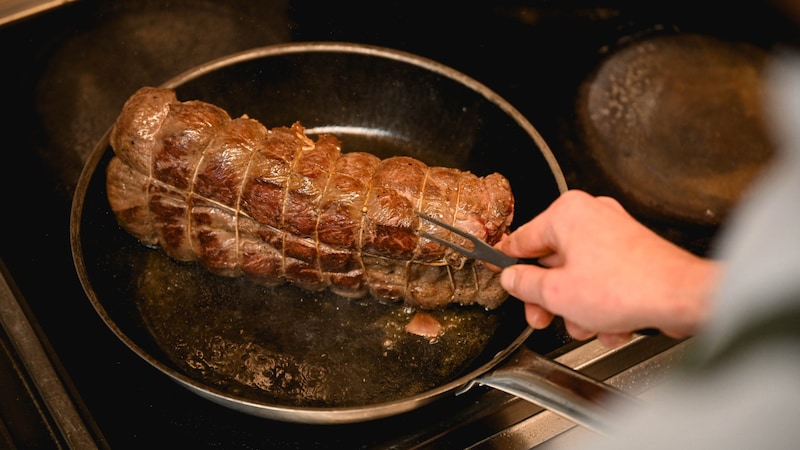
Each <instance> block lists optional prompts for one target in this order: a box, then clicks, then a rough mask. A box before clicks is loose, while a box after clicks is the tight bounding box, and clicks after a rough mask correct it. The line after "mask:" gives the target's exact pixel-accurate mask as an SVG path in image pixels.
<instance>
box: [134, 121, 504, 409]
mask: <svg viewBox="0 0 800 450" xmlns="http://www.w3.org/2000/svg"><path fill="white" fill-rule="evenodd" d="M342 131H343V130H337V132H336V133H335V134H336V135H337V136H339V137H341V138H342V141H343V150H344V149H346V150H349V151H369V152H372V153H375V154H376V155H378V156H380V157H381V158H386V157H388V156H391V155H398V154H405V155H409V156H412V157H415V158H417V159H420V160H422V161H424V162H425V163H427V164H429V165H449V166H451V167H457V166H459V165H460V163H461V162H462V161H456V160H455V159H460V158H462V157H463V155H461V156H459V155H458V154H453V153H451V154H449V155H447V154H445V155H446V156H445V158H449V159H450V160H445V161H442V160H433V161H432V160H430V157H431V155H430V154H429V155H427V157H426V155H425V153H424V151H420V150H418V149H419V147H415V146H413V145H407V144H406V143H402V142H398V141H397V140H396V139H395V138H393V137H392V136H390V135H388V134H383V133H374V132H369V130H367V131H366V132H365V131H364V130H362V131H361V132H357V133H353V131H355V130H352V129H351V130H349V131H350V133H343V132H342ZM309 134H311V133H309ZM415 149H416V150H415ZM456 153H457V152H456ZM431 154H434V155H435V154H439V155H441V154H442V153H441V152H432V153H431ZM454 158H455V159H454ZM143 261H144V262H143V263H142V268H141V270H140V271H139V273H138V274H134V276H135V277H136V278H137V279H136V284H137V289H138V295H137V297H138V305H137V306H138V308H139V311H140V313H141V315H142V317H143V319H144V321H145V324H146V326H147V327H148V329H149V331H150V333H151V334H152V336H153V338H154V340H155V341H156V343H157V345H158V346H159V347H160V348H161V350H162V351H163V352H164V353H165V354H166V355H167V356H168V357H169V358H170V359H171V360H172V362H173V363H174V364H176V365H177V366H178V367H180V368H181V370H182V371H184V372H185V373H186V374H187V375H188V376H189V377H190V378H192V379H195V380H197V381H199V382H201V383H202V384H203V385H206V386H210V387H215V388H217V389H219V390H221V391H223V392H226V393H228V394H233V395H236V396H241V397H244V398H247V399H248V400H255V401H258V400H260V401H264V402H267V403H272V404H279V405H281V404H283V405H289V406H308V407H349V406H364V405H370V404H377V403H382V402H388V401H393V400H399V399H404V398H408V397H411V396H414V395H417V394H420V393H422V392H425V391H428V390H430V389H433V388H436V387H438V386H441V385H443V384H445V383H447V382H448V381H451V380H453V379H455V378H456V377H457V376H459V375H460V374H462V373H463V372H464V371H465V369H467V368H468V367H469V366H470V364H471V363H472V362H473V361H475V359H476V358H477V357H478V356H479V355H480V354H481V353H482V351H483V350H484V349H485V348H486V346H487V344H488V343H489V341H490V339H491V337H492V336H493V335H494V334H495V331H496V330H497V329H498V327H499V325H500V323H501V322H502V317H503V314H504V312H503V311H502V309H501V310H498V311H492V312H487V311H486V310H485V309H484V308H482V307H463V306H453V307H450V308H447V309H444V310H438V311H431V312H430V314H432V315H433V316H434V317H436V319H437V320H438V321H439V323H440V324H441V325H442V330H443V331H442V332H441V333H440V335H439V336H438V337H436V338H434V339H431V338H427V337H423V336H418V335H414V334H411V333H409V332H407V331H405V326H406V324H407V323H408V322H409V321H410V320H411V318H412V317H413V316H414V314H415V311H413V310H411V309H409V308H407V307H404V306H403V305H399V304H386V303H381V302H378V301H376V300H375V299H372V298H365V299H360V300H353V299H347V298H342V297H339V296H336V295H334V294H332V293H330V292H329V291H324V292H308V291H303V290H301V289H298V288H295V287H293V286H290V285H283V286H278V287H266V286H262V285H258V284H256V283H254V282H252V281H250V280H248V279H246V278H225V277H219V276H216V275H213V274H211V273H209V272H207V271H206V270H205V269H203V268H201V267H199V266H197V265H196V264H185V263H178V262H175V261H173V260H171V259H170V258H169V257H167V256H166V255H165V254H164V253H163V252H161V251H159V250H149V251H147V254H146V256H145V257H144V258H143Z"/></svg>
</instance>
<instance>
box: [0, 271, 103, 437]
mask: <svg viewBox="0 0 800 450" xmlns="http://www.w3.org/2000/svg"><path fill="white" fill-rule="evenodd" d="M4 267H5V266H4V265H3V264H2V261H0V269H4ZM0 325H2V327H3V329H4V330H5V331H6V333H7V334H8V337H9V339H10V340H11V343H12V345H13V346H14V349H15V350H16V351H17V353H19V355H20V357H21V359H22V362H23V364H24V365H25V369H26V370H27V372H28V374H29V375H30V377H31V378H32V380H33V383H34V384H35V386H36V389H38V391H39V394H40V395H41V398H42V399H43V401H44V403H45V404H46V406H47V409H48V411H49V413H50V414H51V416H52V417H53V420H54V421H55V423H56V425H57V426H58V428H59V432H60V433H61V435H62V437H63V438H64V440H65V441H66V442H67V444H68V445H69V447H70V448H74V449H87V450H91V449H96V448H98V447H97V444H96V443H95V441H94V439H93V437H92V436H91V434H90V433H89V431H88V428H87V427H86V425H85V423H84V422H83V420H82V419H81V416H80V414H78V411H77V409H76V408H75V405H74V403H73V402H72V399H71V398H70V396H69V394H68V393H67V391H66V389H65V387H64V385H63V384H62V382H61V379H60V378H59V376H58V374H57V372H56V370H55V368H54V367H53V365H52V364H51V362H50V358H49V357H48V356H47V353H46V352H45V350H44V348H43V347H42V345H41V342H40V341H39V337H38V336H37V334H36V332H35V331H34V329H33V327H32V326H31V323H30V322H29V321H28V318H27V316H26V315H25V312H24V311H23V309H22V307H21V306H20V303H19V302H18V300H17V296H16V294H15V293H14V290H13V289H12V287H11V285H10V284H9V282H8V280H6V272H5V270H0Z"/></svg>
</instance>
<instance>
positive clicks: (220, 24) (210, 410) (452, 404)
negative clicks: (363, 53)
mask: <svg viewBox="0 0 800 450" xmlns="http://www.w3.org/2000/svg"><path fill="white" fill-rule="evenodd" d="M639 3H640V2H636V1H629V2H625V1H612V2H588V1H563V2H549V1H534V0H531V1H527V2H525V1H502V2H480V3H479V4H475V5H472V4H470V5H467V4H462V2H453V3H452V4H450V2H445V3H440V2H389V3H387V2H359V1H354V2H351V1H344V2H317V1H311V0H294V1H292V0H276V1H268V2H256V1H246V0H235V1H230V2H213V1H188V0H187V1H181V0H178V1H172V2H159V1H153V0H145V1H134V0H123V1H114V2H103V1H98V0H79V1H75V2H65V4H63V5H60V6H58V7H57V8H54V9H51V10H45V11H42V12H40V13H38V14H35V15H33V16H30V17H25V18H22V19H19V20H16V21H14V22H12V23H9V24H5V25H3V26H2V27H0V52H2V53H0V55H2V59H3V60H4V61H5V63H4V67H5V68H4V70H3V71H2V77H3V81H4V85H5V86H6V95H5V96H4V100H5V105H4V106H6V110H7V114H6V117H5V118H4V120H3V125H2V126H3V131H4V133H3V136H4V145H3V149H4V153H5V155H6V158H7V161H6V163H5V165H4V167H6V173H5V174H4V175H3V176H2V177H0V188H1V189H0V191H2V193H3V194H2V195H3V205H4V209H3V211H4V213H3V220H2V221H0V227H2V231H3V234H2V235H3V236H4V239H2V240H1V241H0V261H1V262H2V263H3V272H2V274H3V279H4V281H5V283H4V284H3V285H2V286H0V287H3V290H2V291H0V294H2V295H0V298H1V299H3V303H1V304H2V306H3V308H2V310H0V312H2V313H3V314H4V322H3V325H4V327H3V330H4V334H3V335H2V337H3V339H2V343H3V349H4V354H5V356H6V358H5V360H4V361H3V364H4V365H3V366H0V368H2V369H3V371H2V373H0V375H1V376H2V378H0V381H2V385H3V389H2V390H3V397H2V398H3V401H2V402H0V404H2V405H3V407H2V408H0V414H2V419H3V424H2V425H3V428H2V431H0V436H3V437H4V438H5V442H17V445H19V446H20V448H22V447H25V448H64V447H69V446H71V445H73V444H74V442H81V437H85V438H86V441H83V442H84V443H88V442H91V443H92V444H93V445H96V446H98V447H101V448H106V447H107V448H146V447H150V448H153V447H155V448H164V447H167V448H174V447H181V448H198V449H199V448H328V447H337V448H341V447H344V448H411V447H415V448H459V447H467V446H470V445H473V444H475V443H478V442H484V444H483V445H486V446H488V447H491V444H486V440H487V439H489V438H490V437H491V436H493V435H496V434H498V433H502V432H503V430H506V429H508V427H509V426H511V425H513V424H516V423H518V422H520V421H523V420H525V419H527V418H529V417H531V416H532V415H534V414H536V413H538V412H540V411H541V408H539V407H537V406H535V405H532V404H529V403H527V402H524V401H518V399H515V398H512V397H510V396H509V395H506V394H504V393H501V392H498V391H493V390H485V389H475V390H473V391H470V392H468V393H466V394H464V395H459V396H454V397H452V398H447V399H444V400H442V401H438V402H435V403H434V404H431V405H428V406H425V407H423V408H420V409H419V410H417V411H413V412H411V413H406V414H403V415H401V416H398V417H393V418H387V419H381V420H377V421H372V422H368V423H363V424H351V425H336V426H325V425H302V424H291V423H283V422H275V421H269V420H265V419H261V418H256V417H252V416H248V415H244V414H241V413H238V412H234V411H231V410H229V409H226V408H224V407H222V406H218V405H216V404H212V403H210V402H208V401H207V400H204V399H202V398H200V397H198V396H197V395H195V394H193V393H191V392H189V391H188V390H186V389H184V388H183V387H180V386H178V385H177V384H176V383H174V382H173V381H171V380H170V379H168V378H167V377H165V376H163V375H162V374H161V373H160V372H158V371H156V370H154V369H153V368H152V367H151V366H149V365H148V364H147V363H146V362H144V361H142V360H140V359H139V358H138V356H136V355H135V354H133V353H132V352H131V351H130V350H129V349H128V348H127V347H125V346H124V345H123V344H122V343H120V342H119V341H118V340H117V339H116V338H115V336H114V335H113V334H112V333H111V331H110V330H108V329H107V328H106V327H105V325H104V324H103V322H102V321H101V320H100V318H99V317H97V314H96V312H95V311H94V310H93V309H92V307H91V305H90V303H89V301H88V300H87V299H86V297H85V295H84V293H83V291H82V288H81V286H80V283H79V281H78V278H77V276H76V274H75V271H74V267H73V263H72V257H71V254H70V246H69V217H70V215H69V211H70V207H71V200H72V198H71V195H72V192H73V189H74V184H75V182H76V180H77V178H78V175H79V173H80V170H81V168H82V166H83V161H84V160H85V158H86V157H87V156H88V154H89V152H90V151H91V150H92V149H93V147H94V145H95V143H96V142H97V141H98V140H99V139H100V138H101V137H102V135H103V133H104V132H105V131H106V130H107V129H108V127H110V125H111V124H112V122H113V120H114V118H115V117H116V113H117V111H118V109H119V107H120V106H121V104H122V102H123V101H124V100H125V98H127V96H128V95H130V93H131V92H133V91H134V90H135V89H136V88H138V87H140V86H142V85H158V84H160V83H162V82H164V81H166V80H168V79H169V78H171V77H173V76H174V75H177V74H179V73H181V72H183V71H185V70H187V69H190V68H192V67H194V66H196V65H198V64H201V63H204V62H206V61H209V60H211V59H214V58H217V57H221V56H224V55H227V54H229V53H233V52H237V51H241V50H246V49H250V48H254V47H259V46H264V45H271V44H278V43H284V42H299V41H348V42H359V43H366V44H372V45H379V46H385V47H390V48H395V49H400V50H404V51H408V52H411V53H415V54H418V55H421V56H424V57H427V58H431V59H434V60H437V61H439V62H442V63H444V64H446V65H449V66H451V67H453V68H455V69H457V70H459V71H462V72H464V73H465V74H467V75H469V76H471V77H473V78H475V79H477V80H479V81H480V82H482V83H484V84H486V85H487V86H489V87H490V88H491V89H493V90H495V91H496V92H497V93H498V94H500V95H501V96H503V97H504V98H505V99H506V100H508V101H509V102H510V103H511V104H512V105H514V106H515V107H516V108H517V109H519V110H520V112H522V114H523V115H525V116H526V117H527V118H528V119H529V120H530V121H531V122H532V123H533V124H534V126H535V127H536V128H537V129H538V131H539V132H540V133H541V134H542V136H543V137H544V139H545V141H547V142H548V143H549V145H550V146H551V148H552V150H553V152H554V154H555V156H556V158H557V160H558V161H559V163H560V164H561V166H562V169H563V170H564V172H565V175H566V178H567V183H568V185H569V186H570V187H573V188H583V189H587V190H590V191H591V192H594V193H596V194H610V195H615V196H616V197H618V198H620V200H621V201H622V202H623V204H626V205H629V206H631V208H632V210H633V212H634V214H635V215H637V216H638V217H639V218H640V219H642V220H643V221H645V222H646V223H648V224H649V225H651V226H652V227H653V228H654V229H656V230H657V231H659V232H660V233H662V234H663V235H664V236H666V237H668V238H669V239H672V240H673V241H675V242H677V243H679V244H680V245H682V246H684V247H686V248H688V249H690V250H692V251H695V252H697V253H704V252H705V251H706V250H707V248H708V246H709V243H710V242H711V241H712V240H713V237H714V235H715V233H716V231H717V226H716V225H715V226H708V225H706V224H704V225H697V224H693V223H687V222H685V221H681V220H677V219H675V218H671V217H669V216H666V215H664V214H661V213H659V212H657V211H656V212H654V211H649V210H642V209H638V210H637V209H636V205H635V204H634V203H633V202H629V201H628V199H626V197H625V194H624V192H622V191H620V190H619V189H617V188H615V187H614V186H613V185H612V184H610V183H609V182H608V180H607V179H606V178H605V176H604V175H603V174H602V173H601V172H600V171H599V170H598V169H597V167H596V166H594V165H592V164H591V163H589V162H587V161H586V160H585V159H584V158H582V157H581V151H580V148H578V149H577V150H576V148H575V147H576V146H575V142H574V140H573V139H572V136H571V134H570V133H571V128H570V127H571V125H570V124H571V123H572V122H573V120H574V111H573V106H574V101H575V95H576V89H577V86H578V85H579V84H580V82H581V80H582V79H583V78H584V77H585V76H586V75H587V73H589V72H590V71H591V70H592V69H593V68H594V67H595V66H596V65H597V63H598V61H599V60H600V59H601V58H602V56H603V54H604V53H605V52H607V51H608V49H609V48H610V47H613V46H615V45H618V44H619V43H620V42H621V41H622V40H624V39H626V38H630V37H631V36H634V37H635V36H640V35H643V34H649V33H662V32H665V31H668V32H676V31H681V32H683V31H706V30H709V31H712V32H713V33H714V34H717V35H722V36H726V37H731V38H736V39H744V40H748V41H751V42H754V43H756V44H758V45H769V44H770V43H771V42H773V41H775V40H781V39H784V38H786V36H789V33H790V32H789V31H788V30H790V28H789V27H788V26H787V25H785V24H783V21H782V20H781V19H780V16H779V15H777V14H776V13H775V12H774V11H772V10H771V9H769V8H768V7H766V6H763V5H762V4H761V3H760V2H752V3H751V2H745V3H744V4H741V3H737V4H736V6H733V5H729V6H726V8H728V10H727V11H726V13H725V18H726V19H725V20H719V14H718V12H714V11H706V10H702V11H698V10H695V9H692V5H691V3H692V2H655V3H653V2H647V5H643V6H639V5H638V4H639ZM765 24H769V29H770V35H769V37H764V35H763V33H758V32H757V30H761V29H764V28H765ZM784 27H785V28H784ZM9 317H11V318H13V320H12V319H8V318H9ZM28 325H29V326H30V328H28ZM12 328H13V329H12ZM20 336H22V337H23V338H24V337H26V336H27V337H30V336H33V337H34V340H38V342H34V343H30V342H28V341H27V340H25V339H23V341H25V342H28V344H24V342H21V340H20ZM535 340H536V334H534V335H533V336H532V338H531V340H530V342H529V343H527V345H529V346H534V347H535V345H536V344H535ZM575 345H577V344H574V343H573V344H570V345H566V346H565V347H564V348H560V349H555V350H553V351H552V356H554V357H555V356H558V355H565V354H567V353H568V352H570V351H572V350H573V349H574V348H576V347H575ZM637 345H638V344H637ZM670 345H672V344H671V343H669V342H666V341H663V340H660V341H657V342H656V344H655V347H652V348H656V349H657V350H655V351H656V352H657V351H661V350H663V349H664V348H668V347H670ZM648 348H651V347H648ZM549 350H552V349H549ZM549 350H548V351H549ZM651 350H652V349H651ZM32 360H33V361H38V363H37V362H33V363H32V362H31V361H32ZM636 362H637V361H633V360H631V361H629V363H630V364H634V363H636ZM32 372H33V373H32ZM614 373H616V372H614V371H613V370H612V369H610V368H609V367H607V366H603V365H602V364H600V365H597V366H596V369H595V374H597V375H598V376H603V377H608V376H611V375H613V374H614ZM41 383H45V384H48V383H51V387H52V388H54V389H55V390H53V391H49V392H50V393H51V394H52V396H51V397H48V396H47V395H42V393H41V391H38V390H37V386H39V387H40V386H41ZM9 386H13V387H14V390H13V392H16V393H17V394H16V395H12V394H10V392H12V391H11V390H10V389H8V387H9ZM9 399H13V400H9ZM26 399H27V400H26ZM54 404H55V406H56V407H55V408H54V407H53V405H54ZM54 409H55V410H54ZM62 415H63V416H62ZM64 417H67V418H69V420H66V421H65V420H64ZM64 423H67V424H69V423H72V424H73V425H74V426H75V428H70V426H69V425H67V426H66V429H65V428H64V427H65V425H64ZM20 443H21V444H20Z"/></svg>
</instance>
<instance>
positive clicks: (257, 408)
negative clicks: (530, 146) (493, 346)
mask: <svg viewBox="0 0 800 450" xmlns="http://www.w3.org/2000/svg"><path fill="white" fill-rule="evenodd" d="M310 52H326V53H337V52H338V53H346V54H347V53H350V54H353V53H354V54H361V55H367V56H377V57H382V58H388V59H392V60H396V61H400V62H403V63H406V64H411V65H414V66H418V67H422V68H424V69H427V70H430V71H432V72H435V73H438V74H440V75H442V76H445V77H447V78H450V79H452V80H454V81H456V82H457V83H459V84H461V85H464V86H467V87H469V88H470V89H472V90H473V91H475V92H477V93H479V94H481V95H482V96H483V97H485V98H486V99H487V100H489V101H490V102H491V103H492V104H494V105H496V106H498V107H499V108H501V109H502V110H503V112H505V113H506V114H507V115H509V116H510V117H511V118H512V119H514V121H515V122H517V124H518V125H519V126H520V127H522V128H523V129H524V130H525V131H526V132H527V134H528V135H529V136H530V137H531V138H533V140H534V142H535V143H536V145H537V147H538V148H539V151H540V152H541V156H542V157H543V158H544V159H545V161H546V163H547V164H548V166H549V169H550V171H551V173H552V176H553V178H554V181H555V182H556V185H557V188H558V191H559V193H563V192H564V191H566V190H567V184H566V180H565V177H564V175H563V172H562V171H561V168H560V166H559V164H558V162H557V161H556V159H555V156H554V155H553V154H552V151H551V150H550V148H549V146H548V145H547V143H546V142H545V141H544V139H543V138H542V137H541V135H540V134H539V132H538V131H537V130H536V129H535V128H534V127H533V125H532V124H531V123H530V122H529V121H528V120H527V119H525V117H524V116H523V115H522V114H521V113H520V112H519V111H518V110H517V109H516V108H514V107H513V106H512V105H511V104H509V103H508V102H507V101H506V100H505V99H503V98H502V97H500V96H499V95H498V94H496V93H495V92H494V91H492V90H491V89H489V88H488V87H487V86H485V85H484V84H482V83H480V82H478V81H476V80H474V79H472V78H471V77H469V76H467V75H465V74H463V73H461V72H459V71H457V70H455V69H452V68H450V67H448V66H445V65H443V64H441V63H438V62H436V61H433V60H430V59H427V58H424V57H421V56H417V55H414V54H411V53H407V52H403V51H399V50H394V49H389V48H385V47H378V46H372V45H365V44H356V43H349V42H298V43H290V44H277V45H269V46H264V47H257V48H254V49H250V50H244V51H241V52H237V53H233V54H230V55H228V56H223V57H221V58H217V59H214V60H211V61H209V62H207V63H205V64H201V65H199V66H196V67H195V68H193V69H190V70H188V71H185V72H183V73H181V74H179V75H177V76H175V77H173V78H171V79H170V80H168V81H166V82H164V83H162V84H161V85H160V87H161V88H168V89H174V88H177V87H179V86H180V85H182V84H184V83H186V82H188V81H191V80H193V79H195V78H198V77H200V76H202V75H205V74H207V73H210V72H213V71H215V70H218V69H220V68H223V67H227V66H229V65H234V64H237V63H240V62H245V61H250V60H255V59H260V58H266V57H270V56H278V55H286V54H292V53H310ZM111 128H112V127H109V129H108V130H107V131H106V133H105V134H104V135H103V137H102V138H101V139H100V141H99V142H98V143H97V145H96V146H95V148H94V149H93V151H92V153H91V154H90V155H89V157H88V158H87V160H86V163H85V164H84V167H83V169H82V171H81V173H80V175H79V178H78V181H77V184H76V187H75V191H74V194H73V199H72V208H71V215H70V243H71V250H72V256H73V264H74V266H75V269H76V272H77V274H78V278H79V280H80V283H81V286H82V287H83V290H84V292H85V294H86V295H87V297H88V298H89V300H90V302H91V303H92V306H93V308H94V309H95V310H96V312H97V313H98V315H99V316H100V318H101V319H102V320H103V322H104V323H105V325H106V326H107V327H108V328H109V329H110V330H111V331H112V333H113V334H114V335H116V337H117V338H118V339H120V341H122V342H123V343H124V344H125V345H126V346H127V347H128V348H129V349H130V350H132V351H133V352H134V353H135V354H136V355H138V356H139V357H140V358H142V359H143V360H144V361H146V362H147V363H148V364H150V365H151V366H153V367H154V368H155V369H157V370H158V371H160V372H162V373H164V374H165V375H167V376H168V377H170V378H171V379H172V380H174V381H176V382H178V383H179V384H181V385H183V386H184V387H186V388H187V389H190V390H192V391H195V393H197V394H199V395H201V396H203V397H205V398H207V399H209V400H211V401H214V402H216V403H218V404H222V405H223V406H228V407H231V408H232V409H237V410H239V411H243V412H247V413H250V414H252V415H256V416H260V417H264V418H269V419H277V420H284V421H289V422H296V423H314V424H336V423H353V422H363V421H368V420H375V419H380V418H384V417H388V416H394V415H398V414H401V413H404V412H407V411H410V410H412V409H416V408H417V407H419V406H422V405H424V404H428V403H430V402H432V401H434V400H436V399H438V398H440V397H442V396H443V395H445V394H448V393H452V392H454V391H456V390H457V389H458V388H459V387H462V386H464V385H466V384H467V383H468V382H469V381H471V380H473V379H475V378H476V377H478V376H480V375H482V374H484V373H486V372H488V371H489V370H491V369H492V368H493V367H495V366H497V365H498V364H499V363H501V362H502V361H503V360H505V359H506V357H508V356H509V355H510V354H511V353H512V352H514V351H515V350H516V349H517V348H518V347H519V346H520V345H522V343H523V342H524V341H525V340H526V339H527V338H528V337H529V336H530V335H531V334H532V333H533V329H532V328H531V327H530V326H526V327H525V328H524V329H523V331H522V332H521V333H520V335H519V336H518V337H517V338H516V339H514V340H513V341H512V342H511V343H510V344H509V345H508V346H506V347H505V348H504V349H503V350H501V351H499V352H497V353H496V354H495V355H494V356H493V357H492V358H491V359H489V360H488V361H487V362H486V363H484V364H482V365H481V366H479V367H477V368H475V369H473V370H471V371H469V372H468V373H466V374H463V375H462V376H460V377H458V378H457V379H454V380H452V381H450V382H448V383H444V384H442V385H440V386H437V387H435V388H432V389H429V390H427V391H425V392H422V393H419V394H416V395H413V396H411V397H405V398H401V399H397V400H392V401H389V402H383V403H375V404H370V405H364V406H355V407H302V406H281V405H270V404H266V403H263V402H258V401H253V400H248V399H245V398H242V397H241V396H237V395H234V394H230V393H225V392H221V391H219V390H217V389H213V388H210V387H208V386H203V385H202V384H201V383H199V382H198V381H196V380H194V379H192V378H190V377H188V376H187V375H185V374H183V373H180V372H179V371H177V370H175V369H173V368H171V367H168V366H166V365H165V364H163V363H162V362H161V361H158V360H157V359H156V358H154V357H153V356H152V355H150V354H149V353H148V352H146V351H144V350H143V349H142V348H141V347H140V346H139V345H138V344H136V342H134V341H133V339H131V338H130V337H129V336H128V335H127V334H125V333H124V332H123V331H122V330H121V329H120V328H119V326H118V325H117V324H116V322H115V321H114V320H113V319H112V318H111V316H110V314H109V313H108V311H106V309H105V308H104V307H103V305H102V303H101V302H100V299H99V298H98V296H97V293H96V292H95V290H94V288H93V286H92V284H91V282H90V280H89V275H88V271H87V268H86V266H85V261H84V258H83V246H82V242H81V229H80V228H81V220H82V218H83V206H84V198H85V194H86V192H87V189H88V186H89V184H90V181H91V180H92V178H93V176H94V175H95V172H96V170H97V169H98V165H99V163H100V161H101V160H102V158H103V157H104V156H105V155H106V153H107V152H108V151H109V137H110V134H111Z"/></svg>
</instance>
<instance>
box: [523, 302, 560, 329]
mask: <svg viewBox="0 0 800 450" xmlns="http://www.w3.org/2000/svg"><path fill="white" fill-rule="evenodd" d="M525 320H526V321H527V322H528V325H530V326H531V328H533V329H534V330H542V329H545V328H547V327H549V326H550V323H551V322H552V321H553V315H552V314H550V313H549V312H547V310H546V309H544V308H542V307H541V306H539V305H536V304H533V303H525Z"/></svg>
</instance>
